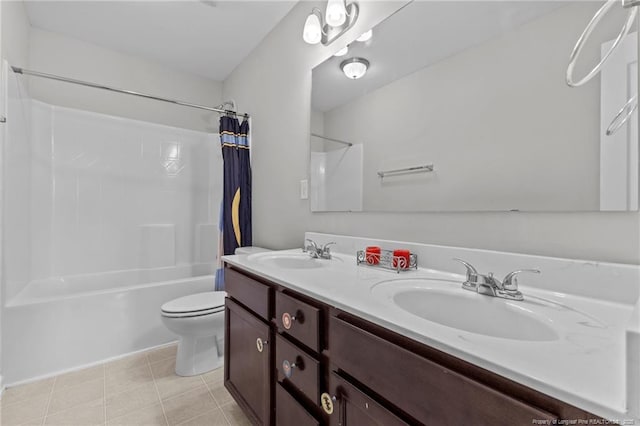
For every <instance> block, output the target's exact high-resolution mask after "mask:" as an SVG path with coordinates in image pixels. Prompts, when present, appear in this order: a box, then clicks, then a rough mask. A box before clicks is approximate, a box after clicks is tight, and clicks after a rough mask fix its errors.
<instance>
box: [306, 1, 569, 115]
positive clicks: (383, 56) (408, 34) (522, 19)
mask: <svg viewBox="0 0 640 426" xmlns="http://www.w3.org/2000/svg"><path fill="white" fill-rule="evenodd" d="M567 4H568V3H566V2H561V1H555V0H554V1H537V0H533V1H522V0H515V1H514V0H512V1H414V2H413V3H410V4H409V5H407V6H406V7H404V8H403V9H401V10H400V11H399V12H397V13H396V14H394V15H392V16H391V17H390V18H388V19H387V20H385V21H384V22H382V23H381V24H379V25H378V26H376V27H375V28H374V29H373V38H372V39H371V40H370V41H368V42H366V43H360V42H354V43H352V44H351V45H350V46H349V53H348V54H347V55H345V56H343V57H332V58H329V59H328V60H327V61H325V62H323V63H322V64H320V65H318V66H317V67H316V68H314V70H313V86H312V108H313V109H315V110H317V111H320V112H326V111H329V110H331V109H333V108H335V107H337V106H340V105H343V104H345V103H347V102H349V101H350V100H353V99H355V98H358V97H360V96H362V95H364V94H366V93H370V92H372V91H374V90H375V89H377V88H380V87H382V86H385V85H387V84H389V83H391V82H392V81H394V80H397V79H399V78H401V77H404V76H406V75H409V74H411V73H413V72H415V71H418V70H420V69H422V68H424V67H427V66H429V65H432V64H435V63H437V62H438V61H441V60H443V59H445V58H448V57H450V56H453V55H455V54H457V53H460V52H462V51H464V50H466V49H469V48H471V47H474V46H477V45H479V44H482V43H484V42H486V41H488V40H490V39H492V38H494V37H497V36H500V35H502V34H505V33H507V32H509V31H511V30H513V29H514V28H516V27H518V26H521V25H523V24H525V23H527V22H530V21H532V20H534V19H535V18H537V17H540V16H542V15H544V14H547V13H549V12H551V11H553V10H555V9H557V8H559V7H562V6H564V5H567ZM358 56H359V57H363V58H365V59H367V60H368V61H369V62H370V63H371V66H370V68H369V70H368V72H367V74H366V75H365V76H364V77H363V78H361V79H359V80H350V79H348V78H346V77H345V76H344V74H343V73H342V71H341V70H340V63H341V62H342V61H343V60H345V59H346V58H352V57H358Z"/></svg>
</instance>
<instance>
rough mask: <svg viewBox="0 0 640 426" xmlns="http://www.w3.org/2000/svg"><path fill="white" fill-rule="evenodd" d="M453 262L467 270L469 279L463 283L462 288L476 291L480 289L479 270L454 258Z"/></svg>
mask: <svg viewBox="0 0 640 426" xmlns="http://www.w3.org/2000/svg"><path fill="white" fill-rule="evenodd" d="M453 260H455V261H456V262H460V263H462V264H463V265H464V267H465V268H467V279H466V280H465V282H463V283H462V288H464V289H466V290H472V291H475V290H477V289H478V275H479V274H478V270H477V269H476V268H475V267H474V266H473V265H472V264H470V263H469V262H466V261H464V260H462V259H458V258H457V257H454V258H453Z"/></svg>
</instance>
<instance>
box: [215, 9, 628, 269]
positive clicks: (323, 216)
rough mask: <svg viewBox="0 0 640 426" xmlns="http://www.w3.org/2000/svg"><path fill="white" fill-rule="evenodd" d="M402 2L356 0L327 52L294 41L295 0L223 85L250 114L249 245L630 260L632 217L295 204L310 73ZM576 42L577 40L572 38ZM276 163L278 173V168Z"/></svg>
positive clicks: (304, 163)
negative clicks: (390, 244) (327, 240)
mask: <svg viewBox="0 0 640 426" xmlns="http://www.w3.org/2000/svg"><path fill="white" fill-rule="evenodd" d="M402 4H403V3H402V2H362V5H361V17H360V19H359V21H358V23H357V25H356V27H355V28H354V29H352V30H350V31H349V32H348V33H347V35H346V36H343V38H341V39H340V41H339V42H336V43H334V44H332V45H331V46H329V47H323V46H321V45H317V46H309V45H307V44H305V43H304V41H303V40H302V37H301V33H302V27H303V25H304V20H305V18H306V16H307V14H308V13H309V12H310V11H311V8H312V7H313V6H314V5H318V6H320V4H319V3H315V2H301V3H300V4H298V5H297V6H296V7H294V9H292V11H291V12H290V13H289V14H288V15H287V16H286V17H285V18H284V19H283V20H282V21H281V23H280V24H279V25H278V26H277V27H276V28H275V29H274V30H273V31H272V32H271V33H270V34H269V35H268V36H267V37H266V38H265V40H264V41H263V42H262V43H261V44H260V45H259V46H258V47H257V48H256V49H255V50H254V51H253V52H252V53H251V54H250V55H249V56H248V57H247V58H246V59H245V60H244V61H243V62H242V64H241V65H239V66H238V67H237V68H236V69H235V70H234V72H233V73H232V74H231V75H230V76H229V78H228V79H227V80H226V81H225V83H224V88H223V97H225V98H234V99H235V100H236V101H237V102H239V103H240V104H241V105H243V107H244V108H246V110H247V111H249V112H250V113H251V114H252V115H253V129H252V130H253V131H252V133H253V143H252V146H253V150H254V153H253V154H254V155H253V173H254V181H253V212H254V216H253V223H254V244H256V245H261V246H266V247H272V248H289V247H297V246H301V245H302V240H303V238H304V236H303V233H304V231H307V230H314V231H319V232H328V233H338V234H347V235H359V236H370V237H375V238H386V239H394V240H407V241H416V242H424V243H430V244H445V245H452V246H464V247H472V248H486V249H496V250H503V251H514V252H519V253H531V254H541V255H549V256H562V257H571V258H583V259H593V260H603V261H614V262H625V263H634V264H637V263H640V215H639V214H638V213H637V212H633V213H596V212H594V213H521V212H520V213H404V214H403V213H320V214H318V213H316V214H312V213H311V212H310V209H309V201H308V200H300V199H299V192H298V182H299V180H300V179H306V178H308V173H309V170H308V164H309V126H310V115H311V111H310V96H311V69H312V68H313V67H314V66H316V65H318V64H319V63H321V62H323V61H324V60H325V59H326V58H328V57H329V56H330V55H331V54H333V53H335V52H336V51H338V50H339V49H341V48H342V47H344V45H345V44H347V43H348V42H349V41H351V40H352V39H354V38H355V37H356V36H358V35H359V34H360V33H362V32H364V30H366V29H369V28H370V27H372V26H373V25H375V24H377V23H378V22H380V21H381V20H383V19H384V18H385V17H386V16H388V15H389V14H390V13H392V12H393V11H395V10H396V9H398V8H399V7H400V6H401V5H402ZM576 36H577V35H576ZM284 165H286V167H283V166H284Z"/></svg>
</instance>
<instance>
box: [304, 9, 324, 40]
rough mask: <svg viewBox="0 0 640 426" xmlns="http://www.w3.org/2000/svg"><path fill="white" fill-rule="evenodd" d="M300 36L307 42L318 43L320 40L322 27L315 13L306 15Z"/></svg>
mask: <svg viewBox="0 0 640 426" xmlns="http://www.w3.org/2000/svg"><path fill="white" fill-rule="evenodd" d="M302 38H303V39H304V41H306V42H307V43H309V44H318V43H320V40H322V27H321V26H320V19H318V17H317V16H316V14H315V13H312V14H310V15H309V16H307V20H306V21H305V22H304V30H303V31H302Z"/></svg>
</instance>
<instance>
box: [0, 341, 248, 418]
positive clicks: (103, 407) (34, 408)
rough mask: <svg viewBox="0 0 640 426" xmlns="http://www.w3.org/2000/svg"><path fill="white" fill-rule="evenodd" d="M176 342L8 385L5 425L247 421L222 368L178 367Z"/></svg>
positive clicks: (1, 407)
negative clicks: (196, 372)
mask: <svg viewBox="0 0 640 426" xmlns="http://www.w3.org/2000/svg"><path fill="white" fill-rule="evenodd" d="M175 357H176V346H175V345H172V346H166V347H163V348H159V349H155V350H152V351H149V352H144V353H140V354H136V355H132V356H130V357H127V358H123V359H120V360H117V361H113V362H110V363H106V364H102V365H98V366H96V367H91V368H87V369H85V370H80V371H75V372H72V373H67V374H63V375H60V376H57V377H54V378H51V379H45V380H41V381H38V382H34V383H29V384H26V385H22V386H17V387H15V388H9V389H7V390H6V391H5V392H4V394H3V395H2V400H1V401H0V425H2V426H19V425H20V426H22V425H25V426H27V425H28V426H31V425H47V426H48V425H53V426H90V425H107V426H116V425H118V426H156V425H163V426H174V425H189V426H200V425H202V426H204V425H207V426H236V425H242V426H244V425H249V424H250V423H249V421H248V420H247V418H246V417H245V416H244V414H243V413H242V411H241V410H240V407H238V405H237V404H236V403H235V401H234V400H233V399H232V398H231V395H229V393H228V392H227V391H226V389H225V388H224V386H223V383H222V381H223V369H222V368H220V369H218V370H215V371H212V372H210V373H206V374H203V375H201V376H194V377H179V376H177V375H176V374H175V372H174V366H175Z"/></svg>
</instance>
